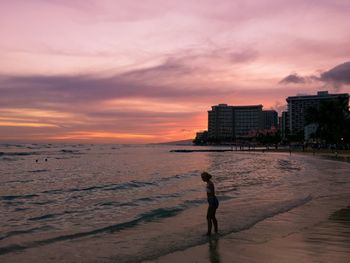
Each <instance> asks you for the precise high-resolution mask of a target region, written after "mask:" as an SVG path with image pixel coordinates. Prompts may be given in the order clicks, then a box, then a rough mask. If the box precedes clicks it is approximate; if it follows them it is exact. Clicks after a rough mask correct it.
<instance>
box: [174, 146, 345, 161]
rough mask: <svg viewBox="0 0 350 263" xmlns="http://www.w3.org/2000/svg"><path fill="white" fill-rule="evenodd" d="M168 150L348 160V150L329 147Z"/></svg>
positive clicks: (175, 150)
mask: <svg viewBox="0 0 350 263" xmlns="http://www.w3.org/2000/svg"><path fill="white" fill-rule="evenodd" d="M170 152H177V153H194V152H261V153H271V152H272V153H291V154H301V155H308V156H310V155H312V156H315V157H321V158H325V159H329V160H333V161H343V162H350V150H331V149H318V150H315V151H314V150H312V149H304V151H303V150H302V149H293V148H292V150H291V151H290V150H289V149H286V148H280V149H275V148H269V149H267V148H263V149H262V148H255V149H254V148H250V149H237V150H236V149H235V147H233V148H225V149H174V150H170Z"/></svg>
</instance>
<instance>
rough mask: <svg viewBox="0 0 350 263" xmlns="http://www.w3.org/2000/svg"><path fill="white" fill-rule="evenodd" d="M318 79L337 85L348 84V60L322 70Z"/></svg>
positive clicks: (349, 64)
mask: <svg viewBox="0 0 350 263" xmlns="http://www.w3.org/2000/svg"><path fill="white" fill-rule="evenodd" d="M320 80H322V81H324V82H328V83H331V84H335V85H338V86H341V85H344V84H345V85H346V84H350V62H345V63H343V64H340V65H338V66H336V67H334V68H332V69H330V70H328V71H326V72H323V73H322V74H321V77H320Z"/></svg>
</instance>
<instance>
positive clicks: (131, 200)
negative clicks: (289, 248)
mask: <svg viewBox="0 0 350 263" xmlns="http://www.w3.org/2000/svg"><path fill="white" fill-rule="evenodd" d="M179 148H181V147H179V146H166V145H87V144H67V145H64V144H18V145H13V144H7V145H1V146H0V222H1V225H0V261H1V262H12V261H16V262H28V261H36V262H77V261H81V262H139V261H142V260H148V259H153V258H157V257H159V256H161V255H164V254H168V253H171V252H173V251H176V250H180V249H186V248H188V247H191V246H195V245H199V244H202V243H205V242H206V241H207V237H206V236H205V235H204V234H205V233H206V218H205V216H206V208H207V201H206V192H205V184H204V183H203V182H202V180H201V178H200V173H201V172H202V171H208V172H209V173H211V174H213V182H214V183H215V187H216V194H217V196H218V199H219V202H220V206H219V209H218V211H217V218H218V221H219V229H220V231H219V235H222V236H224V235H228V234H231V233H233V232H239V231H242V230H244V229H248V228H250V227H251V226H253V225H254V224H256V223H258V222H260V221H263V220H264V219H266V218H269V217H273V216H275V215H278V214H281V213H283V212H286V211H289V210H291V209H293V208H296V207H300V206H302V205H304V204H306V203H308V202H310V201H311V200H313V199H317V198H323V197H327V196H334V195H337V196H342V195H346V194H348V192H349V186H350V177H349V175H348V174H349V171H350V164H348V163H341V162H337V161H330V160H324V159H320V158H314V157H307V156H303V155H296V154H292V155H290V154H289V153H262V152H235V151H232V152H193V153H180V152H171V151H170V150H172V149H179ZM182 148H183V147H182ZM192 148H195V147H192ZM200 149H204V148H203V147H201V148H200Z"/></svg>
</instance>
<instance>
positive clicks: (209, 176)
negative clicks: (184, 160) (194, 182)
mask: <svg viewBox="0 0 350 263" xmlns="http://www.w3.org/2000/svg"><path fill="white" fill-rule="evenodd" d="M201 177H202V180H203V181H208V180H210V178H212V176H211V174H209V173H207V172H203V173H202V174H201Z"/></svg>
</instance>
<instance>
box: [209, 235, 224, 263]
mask: <svg viewBox="0 0 350 263" xmlns="http://www.w3.org/2000/svg"><path fill="white" fill-rule="evenodd" d="M208 244H209V259H210V263H221V260H220V254H219V251H218V248H219V239H218V238H215V237H214V238H210V239H209V242H208Z"/></svg>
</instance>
